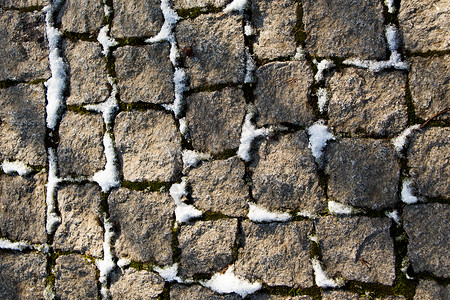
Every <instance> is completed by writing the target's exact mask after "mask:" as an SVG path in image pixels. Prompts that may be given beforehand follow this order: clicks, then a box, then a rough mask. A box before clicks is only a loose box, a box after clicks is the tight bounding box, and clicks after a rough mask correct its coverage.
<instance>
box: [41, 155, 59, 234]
mask: <svg viewBox="0 0 450 300" xmlns="http://www.w3.org/2000/svg"><path fill="white" fill-rule="evenodd" d="M56 174H57V162H56V151H55V149H53V148H49V149H48V182H47V195H46V204H47V220H46V225H45V228H46V230H47V233H48V234H52V233H54V232H55V230H56V227H57V226H58V224H59V223H61V218H60V217H59V216H58V214H57V212H56V189H57V187H58V184H59V182H60V179H59V178H58V176H56Z"/></svg>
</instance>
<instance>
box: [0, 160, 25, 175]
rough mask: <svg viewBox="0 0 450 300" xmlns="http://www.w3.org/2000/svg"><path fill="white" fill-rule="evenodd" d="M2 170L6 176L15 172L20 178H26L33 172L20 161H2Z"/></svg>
mask: <svg viewBox="0 0 450 300" xmlns="http://www.w3.org/2000/svg"><path fill="white" fill-rule="evenodd" d="M2 168H3V172H5V173H6V174H11V173H14V172H17V174H19V175H20V176H26V175H28V174H30V173H31V172H32V171H33V170H32V169H31V168H30V167H29V166H27V165H26V164H25V163H23V162H20V161H8V160H4V161H3V163H2Z"/></svg>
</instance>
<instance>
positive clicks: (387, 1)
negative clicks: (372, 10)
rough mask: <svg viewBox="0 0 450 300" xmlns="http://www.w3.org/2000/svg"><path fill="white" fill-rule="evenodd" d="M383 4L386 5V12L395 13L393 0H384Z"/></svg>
mask: <svg viewBox="0 0 450 300" xmlns="http://www.w3.org/2000/svg"><path fill="white" fill-rule="evenodd" d="M384 4H385V5H386V6H387V8H388V12H389V13H390V14H393V13H395V11H396V10H397V8H396V7H395V4H394V0H384Z"/></svg>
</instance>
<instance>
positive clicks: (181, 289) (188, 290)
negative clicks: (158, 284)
mask: <svg viewBox="0 0 450 300" xmlns="http://www.w3.org/2000/svg"><path fill="white" fill-rule="evenodd" d="M170 299H172V300H185V299H208V300H239V299H242V298H241V297H239V296H238V295H236V294H225V295H219V294H215V293H214V292H213V291H212V290H210V289H208V288H205V287H202V286H201V285H190V286H183V285H181V284H174V285H172V286H171V287H170Z"/></svg>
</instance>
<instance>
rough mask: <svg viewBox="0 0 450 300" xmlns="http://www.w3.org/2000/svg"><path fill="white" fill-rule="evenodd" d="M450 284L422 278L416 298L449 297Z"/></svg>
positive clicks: (415, 299) (417, 299)
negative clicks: (443, 284) (441, 283)
mask: <svg viewBox="0 0 450 300" xmlns="http://www.w3.org/2000/svg"><path fill="white" fill-rule="evenodd" d="M449 298H450V286H449V285H447V286H442V285H439V284H437V283H436V282H434V281H431V280H420V281H419V285H418V286H417V288H416V294H415V295H414V300H428V299H449Z"/></svg>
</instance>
